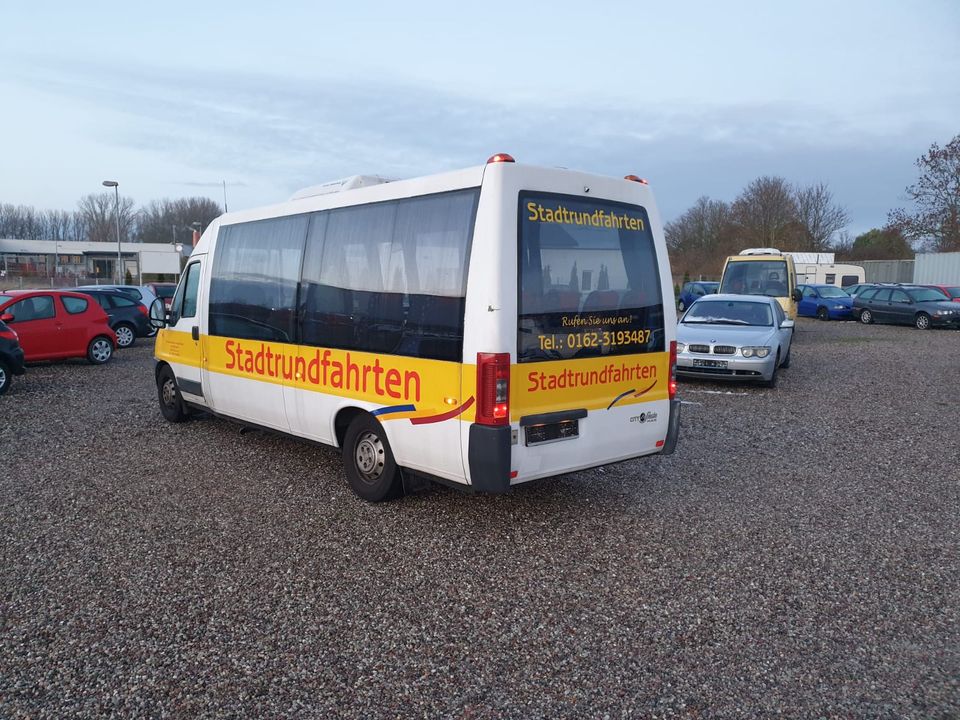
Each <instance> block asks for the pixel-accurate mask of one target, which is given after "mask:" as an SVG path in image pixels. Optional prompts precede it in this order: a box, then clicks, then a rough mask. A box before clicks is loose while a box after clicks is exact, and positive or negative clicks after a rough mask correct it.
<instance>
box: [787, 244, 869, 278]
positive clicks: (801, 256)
mask: <svg viewBox="0 0 960 720" xmlns="http://www.w3.org/2000/svg"><path fill="white" fill-rule="evenodd" d="M784 255H790V256H791V257H792V258H793V264H794V265H795V266H796V268H797V284H798V285H834V286H836V287H849V286H850V285H856V284H858V283H862V282H864V280H865V274H864V270H863V268H862V267H861V266H860V265H848V264H845V263H837V262H834V254H833V253H815V252H787V253H784Z"/></svg>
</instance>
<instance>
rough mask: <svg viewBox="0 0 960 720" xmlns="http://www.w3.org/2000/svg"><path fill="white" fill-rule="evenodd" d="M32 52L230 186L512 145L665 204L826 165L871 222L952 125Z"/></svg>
mask: <svg viewBox="0 0 960 720" xmlns="http://www.w3.org/2000/svg"><path fill="white" fill-rule="evenodd" d="M30 67H31V69H30V71H29V73H28V77H26V78H25V79H26V80H27V81H29V82H30V83H31V85H32V87H34V88H35V89H37V88H40V89H44V90H45V91H46V92H49V93H52V94H55V95H58V96H61V97H65V98H69V99H70V101H71V102H74V103H78V104H83V105H87V106H91V107H94V108H96V110H97V112H103V111H105V110H109V111H110V113H111V114H112V116H113V118H114V119H113V121H112V124H113V127H112V128H111V129H110V132H109V139H110V140H111V141H113V142H119V143H121V144H122V145H124V146H125V147H127V148H132V149H135V150H138V151H140V152H143V153H147V154H158V153H160V154H163V155H164V156H165V157H167V158H168V159H172V160H175V161H177V162H179V163H182V164H183V165H185V166H187V167H191V168H196V169H197V172H198V173H203V174H206V175H207V176H209V175H210V174H212V173H213V172H217V173H218V174H225V173H230V174H231V175H235V176H236V177H238V178H246V180H238V181H232V182H230V183H229V185H230V186H241V187H242V186H245V185H246V184H247V181H249V182H250V184H254V183H259V184H263V183H264V182H265V181H266V182H267V183H269V184H273V185H275V186H277V187H282V188H285V189H286V190H288V191H292V190H294V189H296V188H298V187H303V186H307V185H312V184H315V183H317V182H321V181H324V180H328V179H331V178H335V177H342V176H346V175H351V174H355V173H358V172H359V173H379V174H383V175H387V176H394V177H409V176H415V175H420V174H425V173H430V172H437V171H442V170H448V169H453V168H457V167H465V166H470V165H476V164H478V163H480V162H482V161H483V160H484V159H485V158H486V157H487V156H489V155H490V154H492V153H494V152H498V151H506V152H510V153H511V154H513V155H514V156H515V157H517V158H518V160H520V161H521V162H529V163H533V164H541V165H548V166H565V167H575V168H578V169H583V170H588V171H592V172H599V173H603V174H612V175H618V174H627V173H631V172H635V173H638V174H640V175H643V176H645V177H649V178H651V180H652V181H653V183H654V187H655V189H656V191H657V193H658V197H659V198H660V203H661V209H662V211H663V215H664V216H665V217H667V218H669V217H671V216H675V215H677V214H679V213H680V212H682V211H683V210H684V209H685V208H686V207H687V206H689V205H690V204H692V202H693V201H694V200H695V199H696V198H697V197H698V196H700V195H703V194H709V195H712V196H714V197H721V198H725V199H732V197H733V196H734V195H735V194H736V193H737V192H739V190H740V189H741V188H742V187H743V186H744V185H746V183H748V182H749V181H750V180H751V179H753V178H754V177H756V176H757V175H761V174H773V175H782V176H784V177H786V178H787V179H788V180H791V181H795V182H813V181H821V180H822V181H826V182H828V183H830V185H831V187H832V188H833V190H834V193H835V195H836V197H837V199H838V200H839V201H840V202H841V203H844V204H847V205H848V207H850V209H851V215H853V216H854V219H855V222H859V223H860V224H866V225H869V224H875V223H877V222H881V221H882V219H883V217H884V216H885V214H886V211H887V210H888V209H889V208H890V207H891V206H892V205H891V203H894V201H895V198H896V195H897V193H899V192H900V191H901V190H902V188H903V186H904V185H905V184H906V183H907V182H909V180H910V178H911V175H912V167H911V163H912V161H913V159H914V158H915V157H917V155H919V154H920V153H921V152H923V150H924V149H925V148H926V147H927V146H928V145H929V143H930V142H932V141H934V140H943V139H949V137H946V138H944V133H945V132H946V129H945V128H944V127H942V126H941V125H938V124H937V123H936V122H935V121H932V120H928V121H919V120H917V119H916V118H917V114H916V113H915V112H914V110H913V108H915V107H916V105H915V104H908V103H896V102H892V101H891V102H890V103H889V105H888V106H887V107H885V108H883V109H881V108H864V109H863V111H862V113H861V114H860V115H859V116H856V117H849V116H846V117H845V116H841V115H838V114H836V113H833V112H831V111H830V110H829V109H824V108H819V107H816V106H814V105H805V104H803V103H799V102H798V103H792V104H782V103H781V104H755V105H749V106H746V105H732V106H700V105H697V104H695V103H685V104H674V105H672V106H669V107H664V106H657V107H649V106H646V105H644V103H643V101H642V93H639V92H638V95H637V99H636V100H634V101H632V102H630V101H625V100H622V101H617V102H613V101H609V102H607V103H597V102H596V101H593V102H591V103H590V104H588V105H578V104H574V103H556V102H551V101H550V100H549V99H547V98H536V97H533V98H530V99H529V100H525V101H523V102H513V101H512V102H509V103H506V102H501V101H498V100H496V99H489V98H482V97H476V96H473V95H471V94H470V93H469V91H468V89H464V90H463V91H462V92H457V93H455V92H450V91H448V90H442V89H437V88H431V87H424V86H413V85H409V84H401V83H395V82H391V81H389V80H388V79H380V80H367V81H364V82H359V81H352V80H343V79H333V78H326V79H324V78H313V79H304V78H296V79H295V78H285V77H276V76H268V75H257V74H250V73H239V72H237V73H230V72H209V73H197V72H196V71H184V72H182V73H181V72H176V71H173V70H170V69H163V70H160V69H155V68H144V67H141V68H136V69H122V68H114V67H108V66H99V65H88V66H83V65H77V64H71V65H70V66H69V67H67V66H63V65H56V64H51V63H49V62H46V63H32V64H31V66H30ZM98 127H99V126H98ZM91 132H103V131H102V129H98V130H91ZM99 139H100V140H101V141H106V140H107V137H106V136H104V137H101V138H99ZM179 184H182V185H186V186H192V187H217V186H219V185H220V183H219V182H208V183H205V182H197V181H189V182H180V183H179ZM871 218H875V219H871Z"/></svg>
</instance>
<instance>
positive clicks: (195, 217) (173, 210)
mask: <svg viewBox="0 0 960 720" xmlns="http://www.w3.org/2000/svg"><path fill="white" fill-rule="evenodd" d="M222 212H223V211H222V210H221V208H220V206H219V205H217V203H215V202H214V201H213V200H210V199H209V198H204V197H190V198H181V199H179V200H167V199H164V200H154V201H153V202H151V203H150V204H149V205H145V206H144V207H142V208H141V209H140V212H139V214H138V215H139V231H140V238H141V240H142V241H143V242H167V243H168V242H172V241H174V240H176V241H180V242H189V241H190V232H189V228H192V227H197V229H199V230H201V231H202V230H204V229H205V228H206V227H207V225H209V224H210V223H211V222H212V221H213V220H214V218H216V217H218V216H219V215H220V214H221V213H222ZM194 223H196V225H194Z"/></svg>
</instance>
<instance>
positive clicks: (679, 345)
mask: <svg viewBox="0 0 960 720" xmlns="http://www.w3.org/2000/svg"><path fill="white" fill-rule="evenodd" d="M686 349H687V346H686V344H685V343H682V342H678V343H677V352H678V353H682V352H683V351H684V350H686Z"/></svg>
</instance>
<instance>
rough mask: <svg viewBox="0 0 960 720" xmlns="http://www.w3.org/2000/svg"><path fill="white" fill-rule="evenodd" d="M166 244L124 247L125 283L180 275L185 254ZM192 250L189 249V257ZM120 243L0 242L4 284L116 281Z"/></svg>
mask: <svg viewBox="0 0 960 720" xmlns="http://www.w3.org/2000/svg"><path fill="white" fill-rule="evenodd" d="M178 247H184V246H174V245H173V244H166V243H121V244H120V257H121V260H122V267H121V272H120V276H121V278H122V280H121V282H122V281H123V280H125V279H126V275H127V273H129V274H130V277H131V279H132V280H133V281H135V282H137V283H142V282H143V276H144V275H179V274H180V257H181V251H180V250H178ZM191 249H192V248H190V247H189V245H188V246H186V247H185V251H186V252H188V253H189V251H190V250H191ZM116 267H117V243H110V242H59V241H56V240H15V239H0V282H3V283H4V284H7V285H9V284H10V281H11V280H13V279H23V280H24V281H25V282H26V281H36V280H37V279H51V280H53V279H57V280H60V281H65V283H64V282H61V283H60V284H71V283H70V282H69V281H70V280H73V279H76V280H83V281H91V280H98V281H102V282H115V281H116V277H117V274H116Z"/></svg>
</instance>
